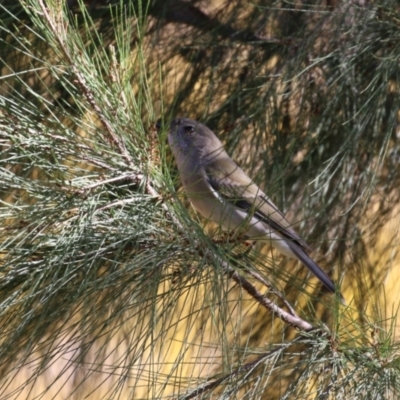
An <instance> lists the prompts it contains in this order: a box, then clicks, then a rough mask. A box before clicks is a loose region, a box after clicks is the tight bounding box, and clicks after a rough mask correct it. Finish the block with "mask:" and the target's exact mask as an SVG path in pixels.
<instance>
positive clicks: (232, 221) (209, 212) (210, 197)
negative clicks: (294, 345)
mask: <svg viewBox="0 0 400 400" xmlns="http://www.w3.org/2000/svg"><path fill="white" fill-rule="evenodd" d="M168 142H169V145H170V147H171V149H172V152H173V154H174V156H175V159H176V162H177V165H178V171H179V175H180V178H181V181H182V184H183V186H184V188H185V191H186V194H187V196H188V197H189V200H190V202H191V204H192V206H193V207H194V209H195V210H197V211H198V212H199V213H200V214H201V215H202V216H203V217H205V218H207V219H209V220H211V221H214V222H216V223H217V224H219V225H220V226H221V227H222V229H224V230H227V231H230V232H231V231H238V232H241V233H242V234H243V235H244V236H246V237H248V238H251V239H256V238H258V239H265V240H268V241H270V242H271V244H272V245H273V246H274V247H275V248H276V249H278V250H279V251H280V252H281V253H283V254H285V255H287V256H289V257H293V258H296V259H298V260H299V261H301V262H302V263H303V264H304V265H305V266H306V267H307V268H308V269H309V270H310V271H311V272H312V273H313V274H314V275H315V276H316V277H317V278H318V279H319V280H320V281H321V282H322V283H323V285H324V286H325V287H326V288H327V289H328V290H329V291H331V292H333V293H335V292H336V289H335V284H334V283H333V282H332V280H331V279H330V278H329V276H328V275H327V274H326V273H325V272H324V271H323V270H322V269H321V268H320V267H319V265H318V264H317V263H316V262H315V261H314V260H312V259H311V258H310V256H309V255H308V252H309V251H310V247H309V246H308V245H307V244H306V243H305V242H304V240H302V239H301V238H300V236H299V235H298V234H297V233H296V232H295V231H294V230H293V229H292V228H291V226H290V223H289V222H288V221H287V220H286V218H285V217H284V215H283V214H282V213H281V212H280V211H279V210H278V208H277V207H276V206H275V204H273V203H272V201H271V200H270V199H269V198H268V197H267V196H266V195H265V193H264V192H263V191H262V190H261V189H260V188H259V187H258V186H257V185H256V184H255V183H254V182H253V181H252V180H251V179H250V178H249V177H248V176H247V174H246V173H245V172H244V171H243V170H242V169H241V168H240V167H239V166H238V165H237V164H236V163H235V162H234V161H233V160H232V159H231V158H230V157H229V155H228V154H227V153H226V151H225V150H224V147H223V145H222V143H221V142H220V140H219V139H218V138H217V137H216V136H215V134H214V133H213V132H212V131H211V130H210V129H209V128H207V127H206V126H205V125H203V124H201V123H200V122H197V121H194V120H191V119H188V118H176V119H174V120H173V121H172V122H171V125H170V130H169V133H168Z"/></svg>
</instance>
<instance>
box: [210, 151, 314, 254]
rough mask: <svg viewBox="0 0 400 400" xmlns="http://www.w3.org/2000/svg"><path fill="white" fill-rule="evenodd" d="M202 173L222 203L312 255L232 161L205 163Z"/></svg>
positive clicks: (277, 211) (281, 215) (270, 202)
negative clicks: (239, 209) (222, 200)
mask: <svg viewBox="0 0 400 400" xmlns="http://www.w3.org/2000/svg"><path fill="white" fill-rule="evenodd" d="M205 169H206V174H207V180H208V183H209V184H210V186H211V187H212V189H213V190H214V191H215V192H217V193H218V194H219V196H221V197H222V198H223V199H224V200H226V201H229V202H230V203H232V204H234V205H235V206H236V207H238V208H241V209H243V210H246V211H249V212H252V213H253V215H254V216H256V217H258V218H259V219H260V220H261V221H263V222H264V223H266V224H267V225H269V226H270V227H271V228H272V229H273V230H274V231H276V232H277V233H278V234H279V235H280V236H281V237H282V238H283V239H287V240H288V241H290V242H292V243H293V244H297V245H298V246H299V247H300V248H301V249H302V250H303V251H304V252H306V253H307V252H309V251H311V248H310V247H309V246H308V245H307V243H306V242H305V241H304V240H303V239H301V238H300V236H299V235H298V234H297V233H296V232H295V231H294V230H293V229H292V228H291V224H290V223H289V221H288V220H287V219H286V218H285V217H284V215H283V214H282V213H281V211H279V209H278V208H277V207H276V206H275V204H274V203H273V202H272V201H271V200H270V199H269V198H268V197H267V195H266V194H265V193H264V192H263V191H262V190H261V189H260V188H259V187H258V186H257V185H256V184H255V183H254V182H253V181H252V180H251V179H250V178H249V176H248V175H247V174H246V173H245V172H244V171H243V170H242V169H241V168H240V167H239V166H238V165H237V164H236V163H235V162H234V161H233V160H232V159H230V158H229V157H227V158H224V160H221V159H220V160H218V163H213V162H208V164H207V166H206V167H205Z"/></svg>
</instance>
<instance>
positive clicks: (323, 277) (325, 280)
mask: <svg viewBox="0 0 400 400" xmlns="http://www.w3.org/2000/svg"><path fill="white" fill-rule="evenodd" d="M287 243H288V245H289V247H290V249H291V250H292V251H293V253H294V255H295V256H296V258H298V259H299V260H300V261H301V262H302V263H303V264H304V265H305V266H306V267H307V268H308V269H309V270H310V271H311V272H312V273H313V274H314V275H315V276H316V277H317V278H318V279H319V280H320V281H321V282H322V284H323V285H324V286H325V287H326V288H327V289H328V290H329V291H330V292H332V293H338V294H339V295H340V299H341V301H342V303H343V304H346V301H345V299H344V297H343V295H342V294H341V293H340V292H339V291H338V290H337V288H336V285H335V283H334V282H333V281H332V279H331V278H329V276H328V275H327V274H326V272H325V271H323V270H322V269H321V267H320V266H319V265H318V264H317V263H316V262H315V261H314V260H313V259H312V258H311V257H310V256H309V255H308V254H307V253H306V252H305V251H304V250H302V249H301V248H300V247H299V246H298V245H296V243H293V242H287Z"/></svg>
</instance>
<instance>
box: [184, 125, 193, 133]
mask: <svg viewBox="0 0 400 400" xmlns="http://www.w3.org/2000/svg"><path fill="white" fill-rule="evenodd" d="M183 129H184V130H185V133H187V134H188V135H191V134H193V133H194V129H193V126H190V125H186V126H185V127H184V128H183Z"/></svg>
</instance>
